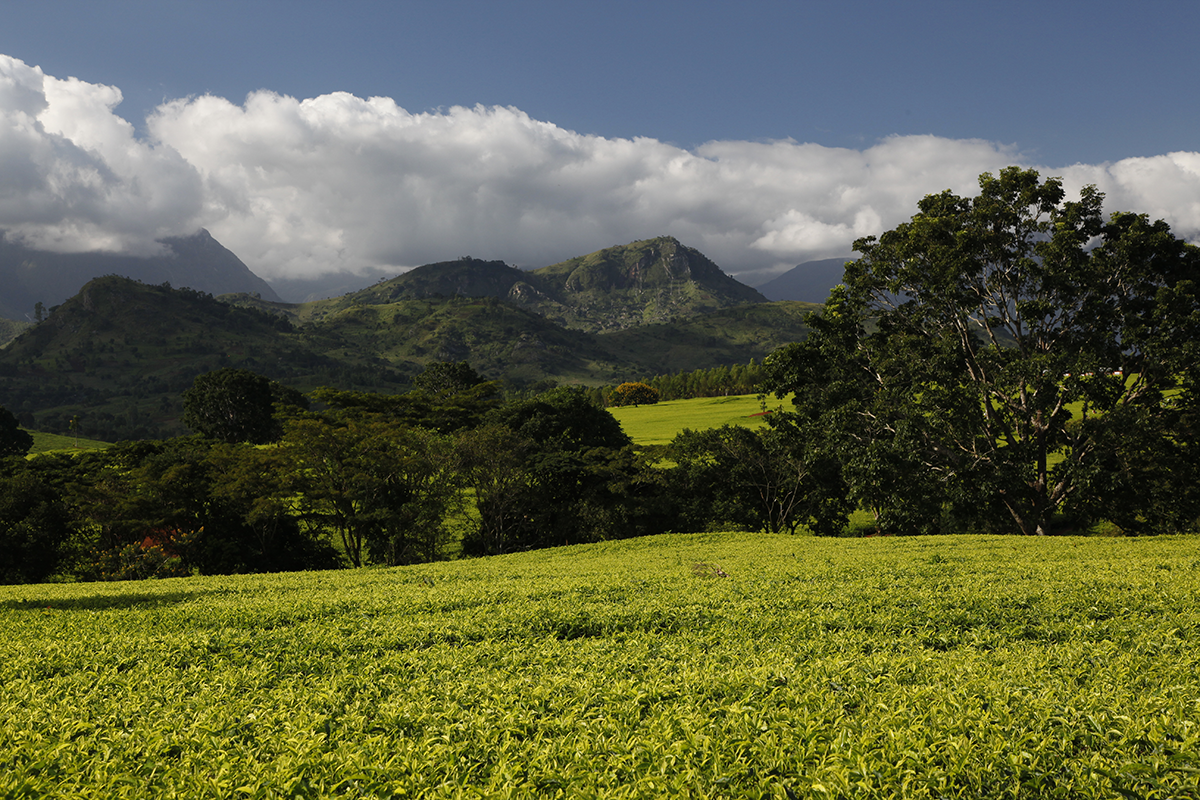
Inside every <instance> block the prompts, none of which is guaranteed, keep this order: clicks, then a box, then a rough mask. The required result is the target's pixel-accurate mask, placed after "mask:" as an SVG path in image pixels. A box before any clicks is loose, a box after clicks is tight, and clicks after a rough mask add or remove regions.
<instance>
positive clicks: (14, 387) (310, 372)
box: [0, 277, 805, 441]
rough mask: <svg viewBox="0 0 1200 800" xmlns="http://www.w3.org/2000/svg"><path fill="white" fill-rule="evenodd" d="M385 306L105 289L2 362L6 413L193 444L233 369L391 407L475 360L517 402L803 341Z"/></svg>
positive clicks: (752, 320) (19, 343)
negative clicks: (219, 374) (205, 399)
mask: <svg viewBox="0 0 1200 800" xmlns="http://www.w3.org/2000/svg"><path fill="white" fill-rule="evenodd" d="M382 299H383V298H375V297H374V296H371V297H367V296H362V297H356V296H354V295H350V296H347V297H345V298H338V299H337V300H326V301H319V302H315V303H307V304H303V305H300V306H289V305H285V304H279V303H268V302H266V301H263V300H261V298H247V297H244V296H243V297H241V298H238V299H237V302H238V303H240V304H241V305H237V306H234V305H230V304H229V303H226V302H220V301H218V300H215V299H214V298H212V297H211V296H209V295H206V294H204V293H201V292H194V291H191V290H187V289H181V290H174V289H170V288H168V287H164V286H147V285H144V284H139V283H137V282H135V281H129V280H126V279H122V278H116V277H107V278H102V279H98V280H96V281H93V282H92V283H90V284H88V285H87V286H86V287H84V290H83V291H82V292H81V293H80V295H79V296H77V297H75V298H72V299H71V300H69V301H67V302H66V303H64V304H63V305H62V306H59V307H57V308H55V309H53V311H52V313H51V315H50V316H49V317H48V318H47V319H46V320H45V321H44V322H43V323H42V324H40V325H37V326H35V327H33V328H31V329H29V330H28V331H27V332H26V333H25V334H24V335H22V336H21V337H19V338H18V339H17V340H15V341H14V342H12V344H11V345H10V346H9V347H7V348H5V349H3V350H0V405H4V406H5V407H7V408H9V409H11V410H12V411H13V413H14V414H15V415H16V416H17V417H18V419H19V420H20V421H21V424H22V425H24V426H25V427H26V428H32V429H39V430H46V431H49V432H54V433H60V434H66V433H68V432H75V431H71V430H70V428H69V425H70V422H71V420H76V422H77V425H78V432H79V433H81V434H82V435H84V436H87V437H90V438H97V439H105V440H108V441H117V440H119V439H145V438H155V437H163V436H173V435H178V434H180V433H182V432H183V431H184V427H185V426H184V425H183V423H182V421H181V417H182V413H183V408H182V404H181V394H182V392H183V391H184V390H185V389H187V388H189V387H190V386H191V385H192V382H193V381H194V380H195V379H196V378H197V377H198V376H200V375H203V374H205V373H208V372H212V371H214V370H218V369H224V368H228V369H245V370H250V371H253V372H256V373H258V374H260V375H263V376H264V377H266V378H268V379H270V380H273V381H275V382H277V383H280V384H284V385H287V386H290V387H293V388H295V389H297V390H299V391H303V392H308V391H312V390H314V389H316V388H318V387H322V386H325V387H333V388H336V389H337V390H339V391H368V392H374V393H382V392H387V393H395V392H397V391H403V390H405V389H408V388H410V387H411V386H412V380H413V379H414V378H415V377H416V376H417V375H419V374H420V373H421V372H422V370H423V369H424V368H425V367H426V366H429V365H431V364H438V363H450V364H456V363H463V362H468V361H469V363H470V364H471V366H472V370H473V371H476V372H477V373H478V375H479V376H480V377H482V378H485V379H488V380H502V381H503V385H504V387H505V390H506V391H509V392H520V391H529V390H543V389H545V388H548V387H550V386H553V385H556V384H559V383H566V384H572V385H592V386H601V385H604V384H609V385H616V384H617V383H618V382H620V381H621V380H623V379H624V378H626V377H633V376H637V375H648V374H654V373H655V372H662V371H664V370H665V371H668V372H672V371H678V370H690V369H697V368H704V369H711V368H714V367H717V366H718V365H720V364H721V363H723V362H726V361H740V362H743V363H744V362H745V361H747V360H749V359H751V358H756V359H761V358H763V357H764V356H766V355H767V354H768V353H769V352H771V350H773V349H775V348H776V347H778V346H780V345H782V344H785V343H786V342H788V341H793V340H794V339H795V338H796V337H798V336H802V335H803V333H804V330H805V329H804V327H803V320H802V315H801V314H799V313H797V308H793V307H792V306H789V305H788V304H767V305H766V306H765V307H764V308H763V309H760V310H757V311H755V312H754V313H753V314H748V313H743V314H739V313H735V312H734V311H730V312H728V313H729V314H730V316H728V317H726V316H721V317H720V318H718V319H714V320H712V321H711V322H707V323H703V324H701V323H700V322H698V321H696V322H689V323H686V324H684V323H678V325H679V327H678V330H677V331H676V332H675V333H673V334H672V333H670V332H671V331H672V330H674V326H670V325H655V326H650V327H649V328H646V329H645V331H646V332H645V334H644V335H643V336H641V337H639V336H637V335H634V334H635V331H623V332H621V333H619V334H605V335H597V334H594V333H587V332H584V331H579V330H570V329H567V328H564V327H562V326H561V325H559V324H557V323H556V322H554V321H552V320H550V319H547V318H546V317H543V316H540V315H538V314H535V313H533V312H531V311H528V310H525V309H523V308H521V307H519V306H517V305H514V304H513V303H511V302H507V301H504V300H500V299H497V298H494V297H484V298H474V299H470V298H463V297H429V298H423V299H415V298H409V299H404V298H400V299H396V300H388V301H387V302H378V303H375V304H368V302H367V301H368V300H382ZM719 313H721V314H725V312H719ZM618 337H619V338H618ZM664 337H668V338H670V339H671V341H670V343H669V344H667V343H666V342H665V341H664Z"/></svg>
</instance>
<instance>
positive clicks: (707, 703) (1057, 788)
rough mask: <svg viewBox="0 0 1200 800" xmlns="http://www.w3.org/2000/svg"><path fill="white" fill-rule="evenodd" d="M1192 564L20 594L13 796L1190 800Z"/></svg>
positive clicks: (455, 578) (687, 572)
mask: <svg viewBox="0 0 1200 800" xmlns="http://www.w3.org/2000/svg"><path fill="white" fill-rule="evenodd" d="M1195 545H1196V543H1195V540H1194V539H1190V538H1169V539H1168V538H1150V539H1123V538H1122V539H1118V538H1087V539H1084V538H1051V539H1046V538H1037V539H1032V538H1031V539H1025V538H1015V537H1013V538H1005V537H947V538H934V537H913V538H906V539H889V538H871V539H853V540H846V539H816V538H811V537H787V536H767V535H757V534H756V535H751V534H721V535H717V534H705V535H693V536H680V535H672V536H663V537H651V538H646V539H638V540H630V541H625V542H614V543H604V544H597V545H585V546H577V547H570V548H561V549H556V550H544V551H535V552H530V553H524V554H518V555H512V556H501V557H493V558H489V559H479V560H473V561H459V562H452V563H441V564H431V565H423V566H418V567H409V568H400V569H367V570H353V571H340V572H331V573H306V574H283V575H261V576H230V577H212V578H190V579H177V580H159V581H146V582H141V583H124V584H121V583H117V584H76V585H37V586H15V587H0V720H3V724H0V797H3V798H18V797H21V798H24V797H76V798H77V797H93V798H101V797H103V798H120V797H128V798H144V797H160V796H161V797H181V798H190V797H213V798H237V797H256V798H258V797H261V798H268V797H435V798H436V797H532V796H546V797H572V798H573V797H614V798H616V797H620V798H657V797H672V796H673V797H747V798H751V797H752V798H761V797H772V798H797V797H804V798H808V797H821V798H825V797H913V798H923V797H929V798H941V797H986V798H1000V797H1006V798H1018V797H1019V798H1033V797H1037V798H1043V797H1062V798H1093V797H1094V798H1101V797H1103V798H1111V797H1118V796H1125V797H1144V798H1165V797H1195V796H1197V794H1200V669H1198V667H1200V640H1198V638H1197V637H1198V635H1200V556H1198V554H1197V550H1196V546H1195ZM718 567H719V569H720V572H723V573H725V577H720V576H718Z"/></svg>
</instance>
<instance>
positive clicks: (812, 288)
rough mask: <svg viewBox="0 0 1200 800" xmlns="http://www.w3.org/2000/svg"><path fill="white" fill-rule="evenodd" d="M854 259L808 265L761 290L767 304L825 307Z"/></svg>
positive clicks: (813, 262)
mask: <svg viewBox="0 0 1200 800" xmlns="http://www.w3.org/2000/svg"><path fill="white" fill-rule="evenodd" d="M847 261H853V259H852V258H849V257H847V258H825V259H822V260H820V261H805V262H804V263H803V264H799V265H797V266H795V267H792V268H791V269H789V270H788V271H787V272H785V273H783V274H782V275H780V276H779V277H777V278H774V279H773V280H770V281H767V282H766V283H764V284H762V285H761V286H759V287H758V290H759V291H760V292H762V293H763V294H764V295H765V296H766V298H767V299H768V300H800V301H803V302H806V303H824V302H825V301H826V300H828V299H829V290H830V289H832V288H833V287H834V286H837V285H838V284H839V283H841V282H842V275H843V274H844V272H845V270H844V265H845V263H846V262H847Z"/></svg>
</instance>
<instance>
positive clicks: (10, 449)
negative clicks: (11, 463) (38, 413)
mask: <svg viewBox="0 0 1200 800" xmlns="http://www.w3.org/2000/svg"><path fill="white" fill-rule="evenodd" d="M31 447H33V437H32V436H30V435H29V433H28V432H27V431H23V430H21V423H20V422H18V421H17V418H16V417H15V416H13V413H12V412H11V411H9V410H8V409H7V408H4V407H3V406H0V458H3V457H4V456H23V455H25V454H26V453H28V452H29V448H31Z"/></svg>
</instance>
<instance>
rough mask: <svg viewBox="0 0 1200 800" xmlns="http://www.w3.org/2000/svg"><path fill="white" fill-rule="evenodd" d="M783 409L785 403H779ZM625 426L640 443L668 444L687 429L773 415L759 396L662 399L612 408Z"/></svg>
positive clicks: (758, 422)
mask: <svg viewBox="0 0 1200 800" xmlns="http://www.w3.org/2000/svg"><path fill="white" fill-rule="evenodd" d="M777 407H779V408H781V407H782V404H779V403H777ZM608 411H609V413H610V414H612V415H613V417H614V418H615V419H616V420H617V421H618V422H620V423H621V428H622V429H623V430H624V431H625V433H626V434H628V436H629V438H630V439H632V440H633V441H634V443H636V444H637V445H639V446H642V447H646V446H654V445H666V444H669V443H670V442H671V440H672V439H674V438H675V437H676V436H678V435H679V434H680V433H682V432H683V431H685V430H689V429H690V430H707V429H709V428H719V427H721V426H722V425H745V426H747V427H751V428H757V427H760V426H763V425H766V421H767V418H768V417H769V416H770V415H769V414H768V413H766V412H765V410H764V403H763V402H762V401H761V400H760V399H759V398H758V397H756V396H755V395H734V396H731V397H704V398H697V399H694V400H660V401H659V402H658V403H656V404H655V405H653V406H637V407H635V406H620V407H614V408H609V409H608Z"/></svg>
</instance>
